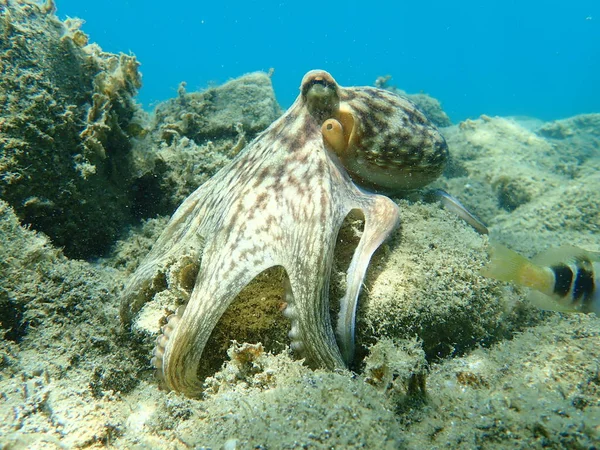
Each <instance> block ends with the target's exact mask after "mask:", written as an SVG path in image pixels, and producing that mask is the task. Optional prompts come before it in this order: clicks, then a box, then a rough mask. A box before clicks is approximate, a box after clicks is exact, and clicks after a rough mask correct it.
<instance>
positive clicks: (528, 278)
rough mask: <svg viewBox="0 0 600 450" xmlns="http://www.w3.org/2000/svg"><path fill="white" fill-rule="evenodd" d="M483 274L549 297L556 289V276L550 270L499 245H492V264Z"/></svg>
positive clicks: (484, 269) (483, 270)
mask: <svg viewBox="0 0 600 450" xmlns="http://www.w3.org/2000/svg"><path fill="white" fill-rule="evenodd" d="M481 274H482V275H483V276H486V277H490V278H494V279H496V280H500V281H506V282H509V283H516V284H518V285H520V286H524V287H529V288H532V289H535V290H537V291H540V292H542V293H544V294H547V295H550V294H551V293H552V289H553V287H554V276H553V274H552V272H551V271H550V270H548V269H547V268H545V267H540V266H538V265H536V264H534V263H533V262H531V261H530V260H529V259H527V258H525V257H524V256H521V255H519V254H518V253H517V252H514V251H512V250H510V249H509V248H506V247H504V246H503V245H499V244H492V245H491V249H490V262H489V263H488V264H487V265H486V266H485V267H484V268H483V269H481Z"/></svg>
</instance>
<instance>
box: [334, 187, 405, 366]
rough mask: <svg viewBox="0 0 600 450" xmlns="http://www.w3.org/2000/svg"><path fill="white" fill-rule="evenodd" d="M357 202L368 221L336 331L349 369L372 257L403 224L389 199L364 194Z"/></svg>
mask: <svg viewBox="0 0 600 450" xmlns="http://www.w3.org/2000/svg"><path fill="white" fill-rule="evenodd" d="M358 201H359V203H360V204H361V206H360V209H361V210H362V211H363V214H364V217H365V225H364V230H363V234H362V237H361V239H360V241H359V243H358V246H357V247H356V250H355V251H354V255H353V257H352V261H351V262H350V266H349V268H348V272H347V274H346V286H347V287H346V292H345V294H344V296H343V297H342V299H341V301H340V312H339V316H338V321H337V329H336V332H337V339H338V345H339V347H340V351H341V353H342V357H343V359H344V361H345V363H346V364H348V365H349V364H350V363H351V362H352V359H353V356H354V340H355V326H356V308H357V306H358V296H359V294H360V290H361V287H362V283H363V280H364V278H365V274H366V271H367V268H368V266H369V262H370V260H371V256H372V255H373V253H374V252H375V250H377V248H379V246H380V245H381V244H382V243H383V241H384V240H385V239H387V237H388V236H389V235H390V234H391V233H392V231H394V229H395V228H396V227H397V226H398V224H399V223H400V213H399V211H398V206H397V205H396V204H395V203H394V202H393V201H392V200H390V199H389V198H387V197H384V196H381V195H364V194H362V195H361V196H360V198H359V199H358Z"/></svg>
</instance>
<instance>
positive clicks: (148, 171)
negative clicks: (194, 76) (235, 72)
mask: <svg viewBox="0 0 600 450" xmlns="http://www.w3.org/2000/svg"><path fill="white" fill-rule="evenodd" d="M280 114H281V111H280V109H279V105H278V103H277V100H276V99H275V93H274V91H273V86H272V84H271V79H270V77H269V76H268V75H267V74H266V73H264V72H256V73H251V74H248V75H244V76H242V77H240V78H237V79H235V80H232V81H230V82H228V83H225V84H224V85H222V86H218V87H213V88H210V89H207V90H206V91H202V92H191V93H186V92H185V89H184V85H183V84H182V86H181V87H180V89H179V95H178V97H177V98H174V99H171V100H167V101H165V102H163V103H161V104H159V105H158V106H157V107H156V111H155V113H154V116H153V119H152V124H151V125H150V126H149V129H148V133H147V134H146V136H145V137H144V138H143V139H141V140H139V141H138V142H137V143H136V145H135V149H134V153H135V159H136V173H137V177H138V178H139V180H138V181H137V182H136V188H137V191H138V196H137V198H138V201H139V207H140V208H141V209H142V211H141V212H140V214H141V215H144V216H151V215H154V214H157V213H160V214H170V213H171V212H172V211H173V210H174V209H175V208H176V207H177V206H179V204H180V203H181V201H183V199H184V198H186V197H187V196H188V195H189V194H190V193H191V192H192V191H194V190H195V189H196V188H198V187H199V186H200V185H201V184H202V183H204V182H205V181H206V180H208V179H209V178H210V177H211V176H212V175H214V174H215V173H216V172H217V171H218V170H219V169H220V168H221V167H223V166H224V165H225V164H226V163H227V162H228V161H229V160H230V159H231V158H232V157H233V156H235V155H236V154H237V152H239V151H240V150H241V149H242V148H243V147H244V146H245V145H246V144H247V143H248V142H250V141H251V140H252V139H253V138H254V137H255V136H256V135H257V134H258V133H259V132H261V131H263V130H264V129H265V128H267V127H268V126H269V125H270V124H271V122H273V121H274V120H275V119H276V118H277V117H279V115H280Z"/></svg>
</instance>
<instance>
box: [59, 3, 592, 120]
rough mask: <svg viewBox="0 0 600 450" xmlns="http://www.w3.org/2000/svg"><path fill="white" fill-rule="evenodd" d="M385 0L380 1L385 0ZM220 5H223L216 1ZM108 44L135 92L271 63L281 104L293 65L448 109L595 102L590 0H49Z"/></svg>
mask: <svg viewBox="0 0 600 450" xmlns="http://www.w3.org/2000/svg"><path fill="white" fill-rule="evenodd" d="M386 3H387V4H386ZM219 5H224V6H219ZM57 6H58V14H59V16H60V17H61V18H63V19H64V18H65V17H66V16H70V17H80V18H82V19H85V20H86V24H85V25H84V27H83V30H84V31H85V32H86V33H88V34H89V35H90V38H91V40H92V41H94V42H97V43H98V44H100V45H101V46H102V48H103V49H104V50H106V51H111V52H117V51H123V52H133V53H134V54H135V55H136V56H137V57H138V59H139V60H140V62H141V63H142V66H141V70H142V72H143V83H144V85H143V87H142V89H141V91H140V94H139V101H140V102H141V103H142V104H143V105H144V106H145V107H146V108H151V107H152V106H153V105H155V104H156V103H157V102H159V101H162V100H165V99H167V98H170V97H173V96H175V95H176V90H177V86H178V84H179V82H181V81H184V80H185V81H186V82H187V83H188V91H190V90H195V89H201V88H205V87H206V86H208V85H209V84H212V83H222V82H224V81H227V80H228V79H230V78H233V77H237V76H239V75H242V74H244V73H247V72H251V71H255V70H268V69H269V68H271V67H273V68H274V69H275V73H274V76H273V83H274V86H275V91H276V94H277V98H278V100H279V102H280V104H281V105H282V106H283V107H287V106H289V105H290V104H291V103H292V101H293V100H294V98H295V97H296V95H297V92H298V86H299V84H300V80H301V78H302V76H303V74H304V73H305V72H306V71H308V70H310V69H315V68H321V69H326V70H328V71H329V72H331V74H332V75H333V76H334V77H335V78H336V80H337V81H338V82H339V83H340V84H342V85H346V86H348V85H366V84H369V85H372V84H373V83H374V81H375V79H376V77H377V76H379V75H386V74H390V75H392V77H393V78H392V81H391V83H392V84H395V85H397V86H398V87H400V88H402V89H404V90H406V91H408V92H420V91H423V92H427V93H429V94H431V95H432V96H434V97H436V98H438V99H439V100H441V101H442V104H443V107H444V109H445V110H446V112H447V113H448V114H449V115H450V117H451V118H452V120H453V121H459V120H463V119H465V118H467V117H478V116H479V115H480V114H488V115H527V116H533V117H538V118H540V119H545V120H550V119H557V118H563V117H568V116H572V115H575V114H580V113H586V112H600V0H571V1H556V0H543V1H542V0H535V1H528V0H519V1H516V0H508V1H489V0H488V1H482V0H478V1H473V0H468V1H456V2H451V1H448V0H445V1H412V2H352V1H351V0H347V1H337V0H330V1H325V2H310V1H309V2H290V1H229V2H216V1H215V2H214V3H212V4H211V3H208V2H205V1H186V0H179V1H171V2H162V1H161V2H158V1H143V0H129V1H124V0H103V1H102V2H91V1H87V2H82V1H81V0H57Z"/></svg>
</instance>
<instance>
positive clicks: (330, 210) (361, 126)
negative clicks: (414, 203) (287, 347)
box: [121, 70, 447, 396]
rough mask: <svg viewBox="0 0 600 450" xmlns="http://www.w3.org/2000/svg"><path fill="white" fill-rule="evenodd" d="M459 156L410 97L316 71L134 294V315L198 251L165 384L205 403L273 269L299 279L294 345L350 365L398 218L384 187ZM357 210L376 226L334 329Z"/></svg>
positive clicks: (160, 247) (163, 339)
mask: <svg viewBox="0 0 600 450" xmlns="http://www.w3.org/2000/svg"><path fill="white" fill-rule="evenodd" d="M446 159H447V146H446V145H445V141H444V140H443V137H441V135H440V134H439V132H438V131H437V129H436V128H435V127H434V126H433V125H431V124H430V123H429V122H428V121H427V119H426V118H425V117H424V116H423V115H422V114H421V113H420V112H419V111H418V110H416V108H415V107H414V105H412V104H411V103H410V102H408V101H406V100H404V99H402V98H400V97H398V96H396V95H394V94H392V93H389V92H387V91H383V90H378V89H375V88H367V87H342V86H340V85H339V84H338V83H337V82H336V80H335V79H334V78H333V77H332V76H331V75H330V74H329V73H327V72H325V71H323V70H315V71H311V72H308V73H307V74H306V75H305V76H304V78H303V79H302V84H301V86H300V95H299V96H298V98H297V99H296V101H295V102H294V104H293V105H292V106H291V107H290V108H289V109H288V110H287V111H286V112H285V113H284V114H283V116H282V117H280V118H279V119H278V120H277V121H275V122H274V123H273V124H272V125H271V126H270V127H269V128H268V129H267V130H265V131H264V132H263V133H261V134H260V135H259V136H258V137H257V138H256V139H255V140H254V141H252V142H251V143H249V144H248V145H247V146H246V147H245V148H244V149H243V150H241V151H240V152H239V153H238V154H237V156H236V157H235V158H234V159H233V160H232V161H231V162H230V163H229V164H228V165H227V166H225V167H224V168H223V169H221V171H219V172H218V173H217V174H216V175H215V176H214V177H213V178H211V179H210V180H209V181H208V182H206V183H205V184H203V185H202V186H200V187H199V188H198V189H197V190H196V191H195V192H194V193H192V194H191V195H190V196H189V197H188V198H187V199H185V200H184V201H183V203H182V204H181V205H180V207H179V208H178V209H177V211H176V212H175V214H174V215H173V217H172V219H171V221H170V222H169V223H168V224H167V226H166V228H165V230H164V231H163V233H162V234H161V236H160V237H159V239H158V241H157V242H156V243H155V245H154V247H153V248H152V250H151V252H150V253H149V255H148V256H147V257H146V259H145V260H144V261H143V262H142V263H141V264H140V266H139V268H138V269H137V270H136V272H135V273H134V274H133V275H132V277H131V279H130V280H129V282H128V283H127V285H126V287H125V290H124V292H123V297H122V308H121V313H122V317H123V320H124V321H126V320H128V319H130V318H131V317H132V316H133V315H134V314H136V313H137V311H139V310H140V309H141V307H142V306H143V303H144V301H150V300H151V299H152V295H153V292H152V291H151V290H150V289H146V288H144V287H147V286H150V285H151V284H152V280H154V279H155V277H156V276H157V274H159V273H165V272H166V271H168V270H169V268H170V267H171V266H174V265H175V264H181V262H182V260H183V259H184V258H187V259H188V260H189V259H190V252H189V248H190V246H191V245H192V243H194V244H193V248H194V249H195V253H196V256H195V257H196V259H197V261H198V263H197V267H198V268H197V269H196V268H195V266H191V267H194V269H193V270H197V271H198V274H197V277H195V284H194V286H193V290H192V292H191V295H190V298H189V301H188V303H187V305H186V306H182V307H179V308H178V309H177V310H176V312H175V314H172V315H171V316H169V318H168V320H167V323H166V324H165V325H164V327H163V329H162V334H161V336H160V337H159V338H158V339H157V344H156V347H155V349H154V357H153V359H152V364H153V366H154V367H156V369H157V372H158V375H159V378H161V379H162V380H163V381H164V384H165V385H166V386H167V387H168V388H170V389H173V390H177V391H181V392H183V393H184V394H187V395H190V396H196V395H198V393H199V392H201V390H202V382H201V380H199V379H198V375H197V374H198V367H199V364H200V361H201V358H202V353H203V350H204V348H205V347H206V345H207V342H208V340H209V337H210V335H211V333H212V331H213V329H214V327H215V326H216V324H217V322H218V321H219V319H220V317H221V316H222V314H223V313H224V312H225V310H226V309H227V307H228V306H229V304H230V303H231V302H232V301H233V300H234V298H235V297H236V296H237V294H238V293H239V292H240V291H241V290H242V289H243V288H244V287H245V286H246V285H247V284H248V283H250V282H251V281H252V279H254V278H255V277H256V276H258V275H259V274H260V273H261V272H263V271H264V270H266V269H269V268H270V267H274V266H281V267H283V269H284V270H285V272H286V273H287V274H288V277H287V279H286V281H285V283H286V297H285V301H286V303H287V307H286V308H285V310H284V315H285V316H286V317H288V318H289V319H291V321H292V327H291V330H290V333H289V335H290V339H291V347H292V349H293V350H294V351H296V352H298V353H301V354H302V357H305V358H306V360H307V361H310V363H311V365H313V366H315V367H317V366H320V367H326V368H330V369H337V368H343V367H345V366H346V364H347V363H348V362H349V361H351V360H352V356H353V352H354V345H355V344H354V333H355V322H356V305H357V302H358V295H359V293H360V289H361V286H362V282H363V280H364V277H365V273H366V270H367V267H368V264H369V261H370V258H371V255H372V254H373V252H374V251H375V250H376V249H377V247H379V246H380V245H381V243H382V242H383V241H384V240H385V239H386V238H387V237H388V236H389V235H390V234H391V233H392V232H393V231H394V229H395V228H396V227H397V225H398V223H399V217H398V207H397V205H395V203H393V202H392V201H391V200H390V199H388V198H387V197H383V196H381V195H378V194H376V193H374V192H397V191H402V190H405V189H414V188H420V187H423V186H424V185H426V184H427V183H429V182H430V181H432V180H433V179H435V178H436V177H437V176H438V175H439V174H441V172H442V170H443V167H444V165H445V163H446ZM352 210H359V211H362V213H363V215H364V218H365V230H364V232H363V236H362V237H361V240H360V242H359V244H358V247H357V248H356V250H355V253H354V256H353V259H352V263H351V265H350V267H349V268H348V272H347V291H346V293H345V295H344V297H343V298H342V300H341V308H340V316H339V318H338V323H337V327H336V331H335V332H334V330H333V327H332V325H331V322H332V321H331V318H330V313H329V310H330V308H329V297H328V296H329V289H328V286H329V277H330V275H331V271H332V265H333V260H334V250H335V245H336V238H337V235H338V232H339V230H340V228H341V226H342V223H343V222H344V219H345V217H346V216H347V214H348V213H349V212H350V211H352ZM198 242H201V245H200V244H197V243H198ZM200 247H202V248H200ZM191 278H192V277H190V279H191Z"/></svg>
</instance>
